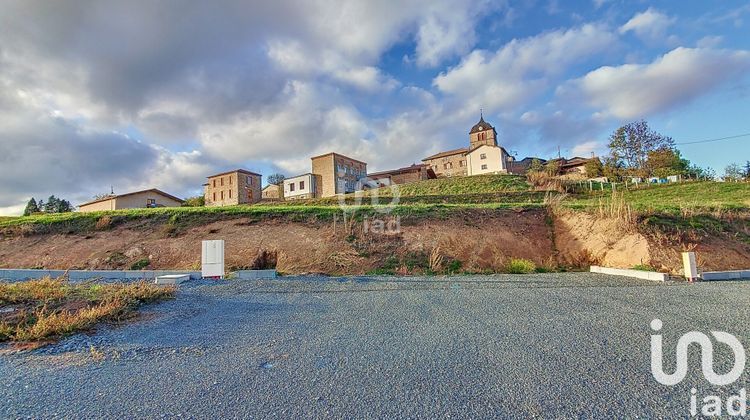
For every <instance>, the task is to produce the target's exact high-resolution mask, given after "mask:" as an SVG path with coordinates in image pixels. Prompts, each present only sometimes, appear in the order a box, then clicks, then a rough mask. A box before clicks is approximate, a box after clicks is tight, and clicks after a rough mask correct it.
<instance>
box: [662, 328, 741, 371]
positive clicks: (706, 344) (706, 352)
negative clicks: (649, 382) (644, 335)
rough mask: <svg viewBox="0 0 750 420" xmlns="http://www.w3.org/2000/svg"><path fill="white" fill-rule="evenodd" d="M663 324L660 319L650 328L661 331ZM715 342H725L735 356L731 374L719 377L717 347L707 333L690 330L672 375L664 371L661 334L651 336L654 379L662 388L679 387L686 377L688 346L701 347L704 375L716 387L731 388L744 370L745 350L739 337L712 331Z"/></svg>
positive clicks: (682, 339) (679, 344)
mask: <svg viewBox="0 0 750 420" xmlns="http://www.w3.org/2000/svg"><path fill="white" fill-rule="evenodd" d="M661 328H662V322H661V320H659V319H654V320H653V321H651V329H652V330H654V331H660V330H661ZM711 335H713V336H714V338H715V339H716V341H718V342H720V343H724V344H726V345H728V346H729V348H731V349H732V352H733V353H734V367H733V368H732V370H730V371H729V372H727V373H725V374H723V375H719V374H717V373H716V372H714V366H713V365H714V346H713V343H712V342H711V339H710V338H708V336H707V335H706V334H703V333H702V332H698V331H690V332H688V333H686V334H683V336H682V337H680V339H679V340H678V341H677V368H676V369H675V372H674V373H673V374H671V375H669V374H667V373H665V372H664V368H663V364H662V354H663V347H662V340H661V334H652V335H651V373H652V374H653V375H654V378H655V379H656V380H657V381H658V382H659V383H660V384H663V385H676V384H678V383H680V382H681V381H682V380H683V379H685V375H687V362H688V356H687V351H688V346H690V345H691V344H694V343H695V344H698V345H699V346H700V348H701V368H702V370H703V376H704V377H705V378H706V380H707V381H708V382H710V383H712V384H713V385H728V384H731V383H732V382H734V381H736V380H737V379H739V378H740V376H741V375H742V372H743V371H744V370H745V349H744V347H742V343H740V341H739V340H738V339H737V337H735V336H733V335H732V334H729V333H726V332H724V331H711Z"/></svg>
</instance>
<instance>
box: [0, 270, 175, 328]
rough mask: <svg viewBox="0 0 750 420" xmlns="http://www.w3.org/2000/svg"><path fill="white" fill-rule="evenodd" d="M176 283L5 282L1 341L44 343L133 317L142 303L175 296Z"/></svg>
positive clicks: (0, 299)
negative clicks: (174, 284)
mask: <svg viewBox="0 0 750 420" xmlns="http://www.w3.org/2000/svg"><path fill="white" fill-rule="evenodd" d="M174 293H175V288H174V287H161V286H156V285H153V284H151V283H146V282H138V283H129V284H123V283H114V284H92V283H77V284H73V283H69V282H67V281H65V280H63V279H50V278H45V279H40V280H31V281H24V282H17V283H2V282H0V309H2V311H0V342H3V341H16V342H39V341H48V340H52V339H55V338H59V337H62V336H65V335H68V334H72V333H75V332H78V331H83V330H87V329H90V328H92V327H93V326H95V325H96V324H97V323H100V322H114V321H122V320H124V319H127V318H129V317H132V316H133V315H134V313H135V310H136V309H137V308H138V307H139V306H140V305H142V304H145V303H149V302H156V301H159V300H164V299H169V298H171V297H173V296H174Z"/></svg>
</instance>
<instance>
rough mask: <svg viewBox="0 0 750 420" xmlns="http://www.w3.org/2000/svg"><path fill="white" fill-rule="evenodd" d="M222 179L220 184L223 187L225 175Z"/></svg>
mask: <svg viewBox="0 0 750 420" xmlns="http://www.w3.org/2000/svg"><path fill="white" fill-rule="evenodd" d="M220 181H221V182H220V184H221V186H222V187H223V186H224V177H221V179H220Z"/></svg>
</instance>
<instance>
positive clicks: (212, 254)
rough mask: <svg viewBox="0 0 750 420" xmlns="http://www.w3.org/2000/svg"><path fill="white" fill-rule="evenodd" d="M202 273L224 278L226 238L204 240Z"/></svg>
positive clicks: (206, 275)
mask: <svg viewBox="0 0 750 420" xmlns="http://www.w3.org/2000/svg"><path fill="white" fill-rule="evenodd" d="M201 275H202V276H203V277H220V278H224V240H223V239H218V240H211V241H203V252H202V253H201Z"/></svg>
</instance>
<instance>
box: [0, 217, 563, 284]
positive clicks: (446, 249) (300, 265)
mask: <svg viewBox="0 0 750 420" xmlns="http://www.w3.org/2000/svg"><path fill="white" fill-rule="evenodd" d="M545 217H546V211H544V210H531V211H519V212H516V211H500V212H498V211H483V210H476V211H467V212H458V213H455V214H451V215H449V216H445V217H440V218H428V219H427V218H423V217H413V218H410V217H402V218H401V222H400V226H397V228H398V229H397V230H398V232H396V233H385V234H383V233H372V232H371V230H372V229H368V230H366V229H365V227H364V223H362V222H361V221H360V222H357V223H354V224H351V223H344V221H342V220H341V219H338V220H337V221H335V222H333V221H326V222H324V221H316V220H311V221H292V220H289V219H287V218H279V219H269V220H264V221H255V220H248V219H233V220H222V221H216V222H213V223H209V224H203V225H200V226H195V227H192V228H188V229H185V230H184V231H181V232H180V233H179V234H177V235H176V236H173V234H171V233H170V231H169V229H165V226H164V225H163V224H151V225H149V224H144V223H142V222H139V223H137V224H136V223H125V224H123V225H120V226H117V227H114V228H111V229H107V230H101V231H94V232H86V233H74V234H44V235H30V236H12V237H6V238H4V239H2V242H1V243H0V267H13V268H22V267H24V268H30V267H36V268H42V267H43V268H58V269H72V268H78V269H87V268H91V269H93V268H99V269H104V268H110V269H123V268H124V269H127V268H131V267H132V266H133V265H134V264H137V263H139V262H141V264H146V263H147V264H148V265H147V267H148V268H151V269H199V268H200V247H201V240H203V239H224V240H225V241H226V245H225V247H226V251H225V253H226V264H227V267H228V268H243V267H250V266H251V265H252V264H253V261H254V260H255V259H256V257H257V256H258V255H259V253H261V252H262V251H264V250H265V251H269V252H273V253H275V254H276V256H277V269H278V270H279V271H281V272H284V273H290V274H296V273H330V274H364V273H368V272H372V271H374V270H377V269H383V268H385V269H386V270H390V271H394V272H419V271H425V270H428V269H435V268H441V269H442V268H446V267H448V266H450V265H451V263H453V265H452V266H453V268H454V269H460V270H469V271H490V270H491V271H502V269H503V267H504V266H505V264H506V262H507V260H508V259H509V258H526V259H530V260H533V261H534V262H535V263H537V264H538V265H540V266H543V265H549V264H554V261H555V260H554V251H553V249H554V247H553V244H552V237H551V234H550V230H549V227H548V225H547V224H546V223H545ZM391 228H394V225H391ZM431 258H432V264H431ZM456 261H459V262H460V263H459V264H456V263H455V262H456ZM436 263H437V264H436ZM436 265H437V266H439V267H436Z"/></svg>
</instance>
